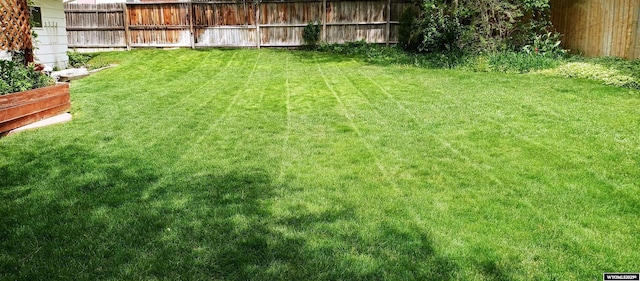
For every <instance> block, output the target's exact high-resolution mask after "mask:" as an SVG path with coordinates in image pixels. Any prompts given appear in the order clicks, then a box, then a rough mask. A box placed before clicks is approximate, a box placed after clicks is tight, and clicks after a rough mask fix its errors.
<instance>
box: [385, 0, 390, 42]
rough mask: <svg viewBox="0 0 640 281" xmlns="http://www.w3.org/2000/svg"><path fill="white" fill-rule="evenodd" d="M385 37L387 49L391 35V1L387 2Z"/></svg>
mask: <svg viewBox="0 0 640 281" xmlns="http://www.w3.org/2000/svg"><path fill="white" fill-rule="evenodd" d="M386 33H387V34H386V36H385V41H387V47H388V46H389V43H390V40H389V36H390V35H391V0H387V28H386Z"/></svg>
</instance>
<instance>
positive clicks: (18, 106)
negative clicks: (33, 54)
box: [0, 83, 71, 133]
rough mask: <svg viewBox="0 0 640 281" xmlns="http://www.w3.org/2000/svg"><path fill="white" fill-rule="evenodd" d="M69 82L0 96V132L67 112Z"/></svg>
mask: <svg viewBox="0 0 640 281" xmlns="http://www.w3.org/2000/svg"><path fill="white" fill-rule="evenodd" d="M70 108H71V100H70V95H69V84H68V83H60V84H56V85H53V86H49V87H44V88H40V89H34V90H29V91H24V92H18V93H12V94H7V95H2V96H0V133H4V132H7V131H10V130H13V129H15V128H19V127H22V126H25V125H29V124H31V123H33V122H37V121H40V120H42V119H45V118H49V117H53V116H56V115H58V114H62V113H65V112H68V111H69V109H70Z"/></svg>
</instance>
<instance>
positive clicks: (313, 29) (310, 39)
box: [302, 22, 321, 48]
mask: <svg viewBox="0 0 640 281" xmlns="http://www.w3.org/2000/svg"><path fill="white" fill-rule="evenodd" d="M320 32H321V27H320V25H319V24H318V23H317V22H310V23H308V24H307V26H305V27H304V30H303V31H302V40H304V43H305V44H306V46H307V47H309V48H313V47H315V46H316V45H317V44H318V41H320Z"/></svg>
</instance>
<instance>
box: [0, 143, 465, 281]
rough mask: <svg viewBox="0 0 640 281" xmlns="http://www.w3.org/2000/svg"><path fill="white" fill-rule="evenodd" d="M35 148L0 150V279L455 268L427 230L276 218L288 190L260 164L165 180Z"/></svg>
mask: <svg viewBox="0 0 640 281" xmlns="http://www.w3.org/2000/svg"><path fill="white" fill-rule="evenodd" d="M42 145H43V147H46V148H44V149H43V150H42V151H41V152H38V153H34V152H31V150H28V149H25V150H10V151H4V152H2V153H1V154H0V157H3V158H4V161H2V162H0V163H2V164H0V184H1V185H0V200H2V204H1V205H0V237H2V239H1V240H0V248H1V249H2V251H0V279H3V280H4V279H8V280H42V279H51V278H53V279H73V280H95V279H118V280H122V279H124V280H131V279H166V280H179V279H187V280H212V279H213V280H372V279H402V280H436V279H437V280H449V279H451V278H452V276H453V274H454V273H455V270H456V266H455V264H454V263H453V262H452V261H450V260H448V259H447V258H445V257H442V256H439V255H438V253H437V251H436V250H435V249H434V247H433V245H432V242H431V240H430V238H429V236H428V233H424V231H422V230H420V229H417V228H410V227H409V228H407V227H404V226H402V225H401V224H398V223H393V222H392V221H393V218H390V219H389V220H382V221H381V222H380V223H378V224H375V225H376V226H374V227H370V228H368V229H365V230H364V231H363V230H361V229H358V228H359V227H360V225H361V224H363V222H362V221H360V220H359V218H358V216H357V215H356V211H355V208H354V207H353V206H350V205H348V204H346V203H344V202H339V201H337V202H335V204H336V208H334V209H330V210H327V211H322V212H312V211H310V210H308V209H307V208H306V207H305V206H304V204H298V205H296V204H290V205H288V206H289V208H290V210H291V212H290V213H289V214H288V215H276V214H274V212H273V208H272V205H273V204H274V202H277V199H278V198H277V196H276V193H275V189H276V188H277V189H280V190H285V191H287V190H289V188H288V187H287V186H283V185H282V184H276V183H274V182H273V179H272V178H271V175H269V174H268V173H267V172H265V171H264V170H263V169H262V168H260V167H255V168H249V169H241V170H228V169H227V170H224V171H223V170H216V169H215V168H212V169H211V170H209V171H203V170H200V171H197V170H196V171H191V170H189V171H186V172H179V171H174V172H169V173H167V172H166V170H165V172H160V171H158V170H154V169H153V168H150V167H153V163H149V162H147V161H145V159H140V158H137V157H135V156H134V154H127V156H123V155H110V154H107V153H105V154H102V153H100V152H99V150H96V149H90V148H89V147H83V146H82V145H79V144H65V145H63V144H56V143H54V142H49V143H46V144H42ZM183 170H184V169H183ZM292 192H293V191H292ZM363 227H364V226H363Z"/></svg>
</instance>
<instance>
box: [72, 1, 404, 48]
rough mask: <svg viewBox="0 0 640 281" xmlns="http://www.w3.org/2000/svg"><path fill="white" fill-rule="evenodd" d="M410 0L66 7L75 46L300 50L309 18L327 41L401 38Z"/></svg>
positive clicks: (370, 40)
mask: <svg viewBox="0 0 640 281" xmlns="http://www.w3.org/2000/svg"><path fill="white" fill-rule="evenodd" d="M408 5H412V4H411V2H410V1H409V0H393V1H390V0H374V1H362V0H360V1H339V0H262V1H259V2H257V3H256V2H254V1H246V0H239V1H238V0H210V1H201V0H199V1H193V2H169V3H145V2H136V3H126V4H124V3H123V4H98V5H86V4H66V5H65V13H66V18H67V36H68V38H69V47H70V48H75V49H85V48H86V49H88V50H97V49H100V48H108V49H113V48H131V47H134V48H135V47H258V48H259V47H295V46H301V45H303V44H304V42H303V40H302V33H303V30H304V27H305V26H306V25H307V24H308V23H309V22H316V23H318V24H320V25H322V26H323V33H324V34H322V38H324V41H325V42H328V43H344V42H349V41H358V40H365V41H367V42H370V43H396V42H397V38H398V36H397V34H398V32H397V30H398V20H399V18H400V14H401V13H402V11H403V10H404V8H405V7H406V6H408Z"/></svg>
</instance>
